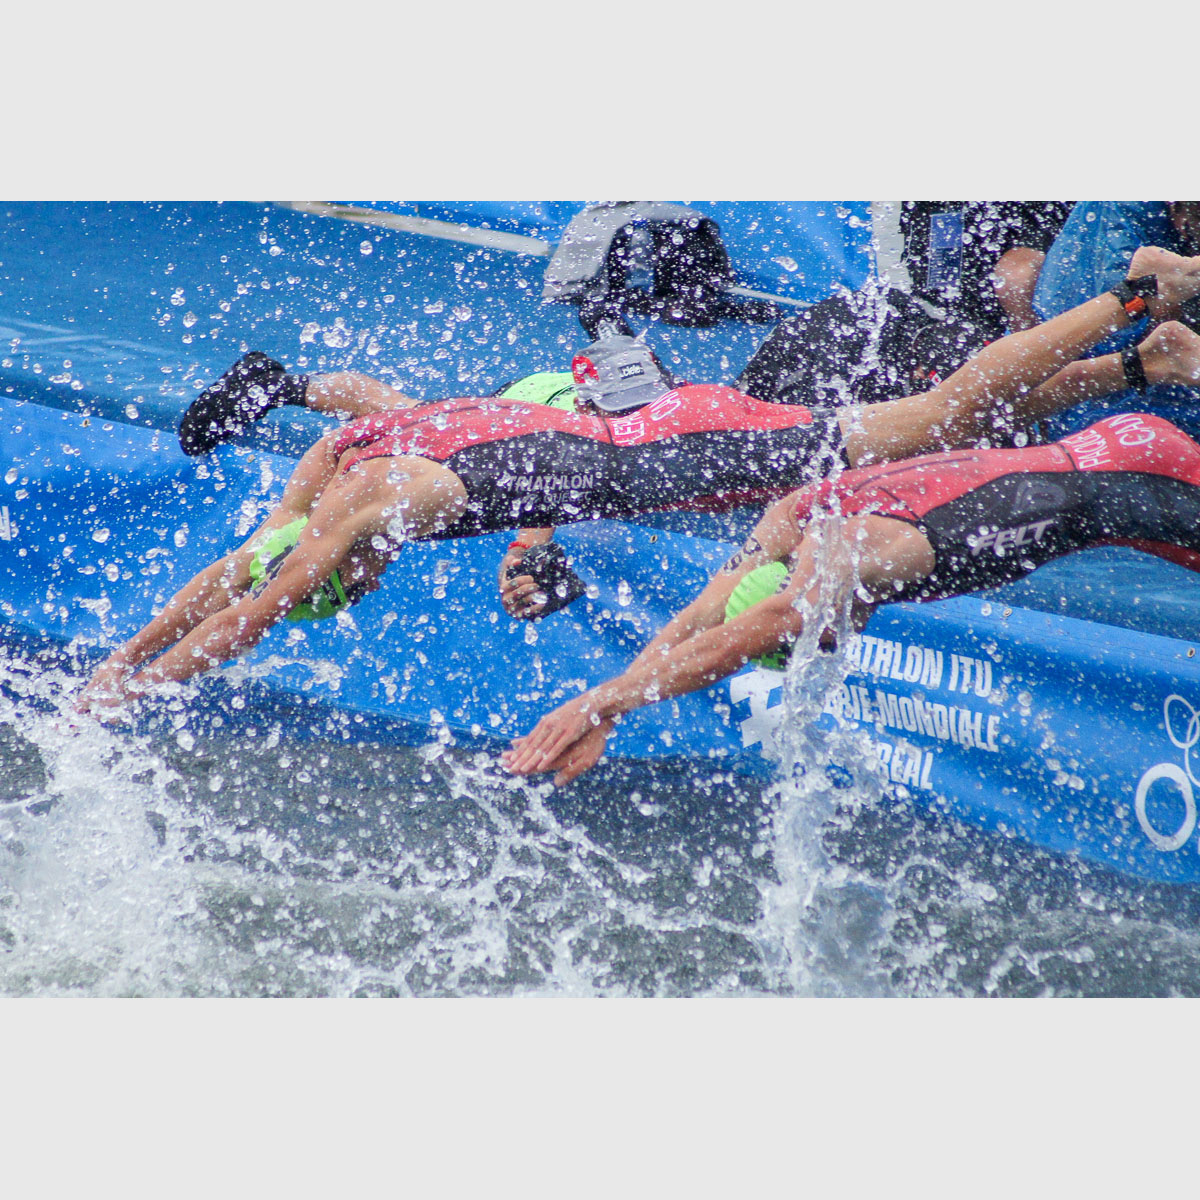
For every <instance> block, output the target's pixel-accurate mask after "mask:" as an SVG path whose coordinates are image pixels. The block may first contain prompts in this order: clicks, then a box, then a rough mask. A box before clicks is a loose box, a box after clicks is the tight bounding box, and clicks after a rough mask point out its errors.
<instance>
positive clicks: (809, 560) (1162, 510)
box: [505, 413, 1200, 785]
mask: <svg viewBox="0 0 1200 1200" xmlns="http://www.w3.org/2000/svg"><path fill="white" fill-rule="evenodd" d="M828 522H835V523H836V542H833V541H832V540H831V539H825V544H824V545H822V532H823V530H825V529H827V528H829V525H828V524H827V523H828ZM1104 545H1121V546H1133V547H1136V548H1137V549H1139V550H1144V551H1146V552H1148V553H1150V554H1155V555H1158V556H1159V557H1161V558H1167V559H1170V560H1171V561H1173V562H1177V563H1180V564H1181V565H1183V566H1185V567H1188V568H1190V569H1191V570H1193V571H1200V446H1198V445H1197V444H1196V443H1195V442H1194V441H1193V440H1192V439H1191V438H1190V437H1188V436H1187V435H1186V434H1185V433H1183V432H1182V431H1181V430H1179V429H1177V428H1176V427H1175V426H1174V425H1172V424H1171V423H1170V422H1168V421H1164V420H1163V419H1162V418H1160V417H1154V416H1148V415H1145V414H1138V413H1126V414H1123V415H1121V416H1116V417H1109V418H1107V419H1106V420H1103V421H1100V422H1098V423H1097V424H1095V425H1092V426H1090V427H1089V428H1087V429H1085V430H1083V431H1082V432H1081V433H1076V434H1073V435H1072V436H1071V437H1068V438H1065V439H1063V440H1062V441H1061V442H1056V443H1054V444H1053V445H1048V446H1030V447H1027V448H1024V449H1018V450H967V451H950V452H947V453H942V454H930V455H927V456H925V457H923V458H916V459H911V460H909V461H907V462H899V463H891V464H884V465H879V466H874V467H866V468H863V469H860V470H855V471H847V472H846V473H845V474H843V475H842V476H841V477H840V478H839V479H837V480H826V481H825V482H822V483H817V484H811V485H809V486H808V487H805V488H802V489H801V490H800V491H798V492H796V493H795V494H794V495H792V496H789V497H787V498H785V499H784V500H781V501H779V502H778V503H777V504H776V505H775V506H773V507H772V508H771V510H770V511H769V512H768V513H767V515H766V516H765V517H764V518H763V520H762V522H761V523H760V524H759V526H758V528H757V529H755V531H754V534H753V536H752V537H751V539H750V540H749V541H748V542H747V543H746V545H745V546H744V547H743V549H742V551H741V553H740V554H739V555H737V556H736V557H735V558H734V559H733V560H731V562H730V563H729V564H727V566H726V567H725V568H724V569H723V570H722V572H721V573H720V574H718V575H717V576H716V577H715V578H714V579H713V580H712V581H711V582H710V583H709V584H708V586H707V587H706V588H705V589H704V591H703V592H702V593H701V594H700V596H699V597H698V598H697V599H696V600H695V601H693V602H692V604H690V605H689V606H688V607H687V608H686V609H684V611H683V612H682V613H680V615H679V616H677V617H676V618H675V619H674V620H673V621H671V622H670V623H669V624H668V625H667V626H666V628H664V629H663V631H662V633H660V634H659V635H658V637H657V638H655V639H654V641H653V642H651V643H650V645H649V646H647V647H646V649H645V650H644V651H642V653H641V654H640V655H639V656H638V658H637V659H636V660H635V661H634V662H633V663H632V664H631V665H630V667H629V668H628V670H626V671H625V672H624V673H623V674H622V675H619V676H618V677H617V678H615V679H612V680H610V681H609V682H607V683H604V684H601V685H599V686H598V687H595V688H592V689H591V690H590V691H588V692H586V693H584V694H583V695H582V696H579V697H577V698H576V699H574V700H571V701H569V702H568V703H566V704H564V705H561V706H560V707H559V708H557V709H555V710H554V712H552V713H550V714H548V715H547V716H545V717H543V718H542V720H541V721H540V722H539V723H538V725H537V726H536V727H535V728H534V729H533V731H532V732H531V733H530V734H528V735H527V736H526V737H523V738H517V739H516V740H515V741H514V743H513V749H512V750H511V751H509V752H508V753H507V754H506V756H505V765H506V766H507V767H508V768H509V770H511V771H513V772H514V773H517V774H532V773H536V772H540V771H555V772H556V776H555V783H557V784H560V785H561V784H564V783H567V782H569V781H570V780H572V779H574V778H575V777H576V776H578V775H580V774H582V773H583V772H584V771H586V770H588V768H590V767H591V766H592V765H594V764H595V763H596V761H597V760H598V759H599V757H600V755H601V754H602V753H603V751H604V746H605V744H606V742H607V739H608V735H609V733H610V732H611V731H612V728H613V721H614V719H615V718H617V717H619V716H621V715H622V714H624V713H627V712H630V711H632V710H633V709H635V708H640V707H641V706H642V705H645V704H649V703H653V702H655V701H658V700H666V699H669V698H671V697H673V696H680V695H683V694H684V693H686V692H691V691H696V690H697V689H699V688H703V687H708V686H710V685H711V684H713V683H715V682H716V681H717V680H719V679H721V678H723V677H724V676H726V675H729V674H732V673H733V672H734V671H737V670H740V669H741V668H742V667H743V666H745V665H746V663H748V662H750V661H753V660H755V659H760V658H763V657H764V656H767V655H774V654H777V653H778V652H779V651H781V650H784V651H785V652H786V649H787V648H788V647H790V645H791V644H792V643H793V642H794V641H795V639H796V638H798V637H799V636H800V634H801V633H802V632H803V630H804V627H805V623H806V621H808V622H811V621H813V620H818V621H821V622H822V623H825V622H827V621H828V620H829V618H828V615H826V616H823V617H822V616H817V615H816V614H818V613H822V612H823V613H825V614H829V613H830V612H832V613H833V614H835V619H836V618H837V617H844V618H847V619H848V623H850V624H853V625H854V626H856V627H859V628H861V626H862V625H863V624H865V623H866V620H867V617H868V616H869V615H870V613H871V610H872V609H873V608H874V607H875V606H876V605H878V604H882V603H886V602H890V601H897V600H909V601H922V600H934V599H938V598H941V597H946V596H956V595H959V594H961V593H963V592H970V591H977V590H979V589H981V588H991V587H997V586H999V585H1000V584H1003V583H1008V582H1010V581H1012V580H1014V579H1019V578H1021V577H1022V576H1024V575H1027V574H1029V572H1030V571H1033V570H1034V569H1036V568H1037V567H1038V566H1040V565H1041V564H1042V563H1045V562H1048V561H1050V559H1052V558H1057V557H1059V556H1061V555H1064V554H1069V553H1071V552H1072V551H1074V550H1081V549H1084V548H1086V547H1090V546H1104ZM776 563H782V564H784V566H785V567H786V571H784V570H783V569H782V568H780V567H774V569H773V571H772V568H773V564H776ZM755 572H758V573H761V574H762V575H763V576H764V583H766V586H764V588H763V589H762V590H763V592H764V593H765V598H764V599H762V600H760V601H759V602H757V603H753V604H751V605H750V606H748V607H746V608H744V609H743V610H742V611H741V612H740V613H739V614H737V615H732V612H731V609H732V607H733V606H732V605H731V603H730V601H731V598H733V597H734V595H735V592H736V591H737V589H739V587H741V588H742V589H743V593H744V592H745V590H746V588H745V584H744V581H747V580H749V581H750V582H751V583H754V582H755V581H754V579H753V576H754V573H755ZM822 637H823V639H825V640H827V639H829V638H830V637H832V631H831V630H830V629H829V628H828V627H826V628H824V629H823V630H822Z"/></svg>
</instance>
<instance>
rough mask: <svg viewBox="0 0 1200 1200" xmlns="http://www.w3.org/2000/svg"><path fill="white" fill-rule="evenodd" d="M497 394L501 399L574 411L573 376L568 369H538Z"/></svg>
mask: <svg viewBox="0 0 1200 1200" xmlns="http://www.w3.org/2000/svg"><path fill="white" fill-rule="evenodd" d="M498 394H499V396H500V399H502V400H521V401H523V402H524V403H525V404H544V405H546V407H547V408H562V409H565V410H566V411H567V412H574V411H575V377H574V376H573V375H572V374H571V372H570V371H538V372H536V373H535V374H533V375H526V376H525V378H524V379H518V380H517V381H516V383H510V384H509V385H508V386H507V387H506V388H503V389H502V390H501V391H500V392H499V393H498Z"/></svg>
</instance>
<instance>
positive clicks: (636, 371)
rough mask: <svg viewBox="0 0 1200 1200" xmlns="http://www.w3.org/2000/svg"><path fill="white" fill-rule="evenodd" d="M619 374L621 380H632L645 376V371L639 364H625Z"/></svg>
mask: <svg viewBox="0 0 1200 1200" xmlns="http://www.w3.org/2000/svg"><path fill="white" fill-rule="evenodd" d="M620 372H621V378H622V379H632V378H633V376H635V375H645V373H646V369H645V367H643V366H642V364H641V363H625V364H624V365H623V366H622V367H621V368H620Z"/></svg>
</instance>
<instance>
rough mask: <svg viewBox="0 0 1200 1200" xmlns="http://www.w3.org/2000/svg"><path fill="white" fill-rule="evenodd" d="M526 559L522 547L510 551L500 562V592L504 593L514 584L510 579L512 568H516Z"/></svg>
mask: <svg viewBox="0 0 1200 1200" xmlns="http://www.w3.org/2000/svg"><path fill="white" fill-rule="evenodd" d="M524 557H525V551H524V549H523V548H521V547H515V548H514V549H512V550H510V551H509V552H508V553H507V554H506V555H505V556H504V557H503V558H502V559H501V560H500V591H501V593H503V592H504V591H505V590H506V589H507V588H508V587H509V585H510V584H511V583H512V582H513V581H512V580H511V579H509V577H508V572H509V568H510V567H515V566H516V565H517V564H518V563H519V562H520V561H521V560H522V559H523V558H524Z"/></svg>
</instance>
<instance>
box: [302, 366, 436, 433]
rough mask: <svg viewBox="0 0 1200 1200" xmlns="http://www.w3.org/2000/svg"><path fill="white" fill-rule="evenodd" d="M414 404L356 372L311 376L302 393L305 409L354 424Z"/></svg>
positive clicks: (379, 381)
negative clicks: (373, 415)
mask: <svg viewBox="0 0 1200 1200" xmlns="http://www.w3.org/2000/svg"><path fill="white" fill-rule="evenodd" d="M416 403H417V401H416V400H414V399H413V397H411V396H406V395H405V394H404V393H403V392H398V391H397V390H396V389H395V388H393V387H389V386H388V385H387V384H386V383H383V382H382V381H381V380H379V379H373V378H372V377H371V376H370V375H362V374H360V373H359V372H358V371H336V372H333V373H332V374H329V375H314V376H312V377H311V378H310V379H309V381H308V388H307V390H306V391H305V393H304V406H305V407H306V408H311V409H313V411H315V412H319V413H326V414H327V415H329V416H332V417H337V418H339V420H343V421H356V420H358V418H359V417H369V416H370V415H371V414H372V413H379V412H389V411H390V410H392V409H394V408H411V407H412V406H413V405H414V404H416Z"/></svg>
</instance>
